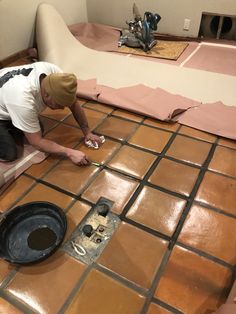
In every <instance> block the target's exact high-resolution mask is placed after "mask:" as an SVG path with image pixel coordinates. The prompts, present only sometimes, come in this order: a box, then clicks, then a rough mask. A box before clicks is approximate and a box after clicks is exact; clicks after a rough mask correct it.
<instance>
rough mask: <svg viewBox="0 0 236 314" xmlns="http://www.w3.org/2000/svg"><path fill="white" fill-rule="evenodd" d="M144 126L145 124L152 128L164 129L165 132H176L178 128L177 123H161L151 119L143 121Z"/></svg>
mask: <svg viewBox="0 0 236 314" xmlns="http://www.w3.org/2000/svg"><path fill="white" fill-rule="evenodd" d="M143 123H144V124H147V125H151V126H154V127H156V128H161V129H165V130H169V131H173V132H175V131H177V130H178V128H179V126H180V125H179V123H176V122H174V123H173V122H164V121H161V120H157V119H152V118H147V119H145V120H144V122H143Z"/></svg>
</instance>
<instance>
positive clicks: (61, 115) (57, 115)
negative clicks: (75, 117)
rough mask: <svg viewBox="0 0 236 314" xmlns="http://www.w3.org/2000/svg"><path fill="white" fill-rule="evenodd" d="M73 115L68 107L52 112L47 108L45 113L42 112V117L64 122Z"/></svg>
mask: <svg viewBox="0 0 236 314" xmlns="http://www.w3.org/2000/svg"><path fill="white" fill-rule="evenodd" d="M70 114H71V111H70V109H69V108H68V107H65V108H64V109H58V110H52V109H50V108H49V107H47V108H46V109H45V110H44V111H43V112H41V115H42V116H45V117H48V118H51V119H54V120H57V121H62V120H64V119H65V118H66V117H68V116H69V115H70Z"/></svg>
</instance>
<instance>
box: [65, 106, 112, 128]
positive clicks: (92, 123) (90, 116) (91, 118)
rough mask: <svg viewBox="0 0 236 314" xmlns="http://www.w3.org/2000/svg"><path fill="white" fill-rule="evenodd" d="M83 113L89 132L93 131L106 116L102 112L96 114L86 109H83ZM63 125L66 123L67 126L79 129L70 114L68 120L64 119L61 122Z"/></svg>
mask: <svg viewBox="0 0 236 314" xmlns="http://www.w3.org/2000/svg"><path fill="white" fill-rule="evenodd" d="M84 113H85V115H86V118H87V120H88V125H89V127H90V129H91V130H93V129H94V128H95V127H96V126H97V125H98V124H99V123H101V121H102V120H104V119H105V118H106V116H107V115H106V114H104V113H102V112H98V111H95V110H90V109H86V108H84ZM63 123H67V124H70V125H73V126H77V127H79V124H78V122H77V121H76V120H75V118H74V117H73V115H72V114H71V115H70V116H69V117H68V118H66V119H65V120H64V121H63Z"/></svg>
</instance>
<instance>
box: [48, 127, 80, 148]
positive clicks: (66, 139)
mask: <svg viewBox="0 0 236 314" xmlns="http://www.w3.org/2000/svg"><path fill="white" fill-rule="evenodd" d="M45 138H47V139H48V140H51V141H54V142H56V143H57V144H60V145H62V146H66V147H70V148H71V147H74V146H75V145H77V144H78V143H79V141H80V140H81V139H82V138H83V133H82V132H81V130H80V129H78V128H74V127H71V126H69V125H65V124H64V125H63V124H59V126H57V127H55V128H54V129H53V130H52V131H49V132H48V133H47V134H46V136H45Z"/></svg>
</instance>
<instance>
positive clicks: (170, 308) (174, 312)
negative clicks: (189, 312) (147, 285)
mask: <svg viewBox="0 0 236 314" xmlns="http://www.w3.org/2000/svg"><path fill="white" fill-rule="evenodd" d="M151 301H152V302H153V303H155V304H157V305H160V306H161V307H163V308H164V309H166V310H168V311H170V312H171V313H173V314H184V312H181V311H179V310H177V309H175V308H174V307H173V306H171V305H169V304H167V303H165V302H163V301H161V300H159V299H157V298H155V297H154V298H153V299H152V300H151ZM143 314H146V313H143Z"/></svg>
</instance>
